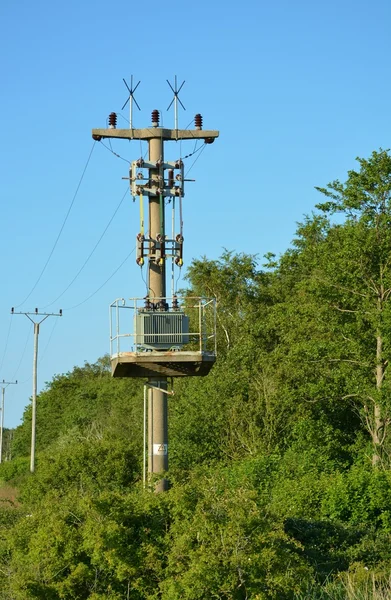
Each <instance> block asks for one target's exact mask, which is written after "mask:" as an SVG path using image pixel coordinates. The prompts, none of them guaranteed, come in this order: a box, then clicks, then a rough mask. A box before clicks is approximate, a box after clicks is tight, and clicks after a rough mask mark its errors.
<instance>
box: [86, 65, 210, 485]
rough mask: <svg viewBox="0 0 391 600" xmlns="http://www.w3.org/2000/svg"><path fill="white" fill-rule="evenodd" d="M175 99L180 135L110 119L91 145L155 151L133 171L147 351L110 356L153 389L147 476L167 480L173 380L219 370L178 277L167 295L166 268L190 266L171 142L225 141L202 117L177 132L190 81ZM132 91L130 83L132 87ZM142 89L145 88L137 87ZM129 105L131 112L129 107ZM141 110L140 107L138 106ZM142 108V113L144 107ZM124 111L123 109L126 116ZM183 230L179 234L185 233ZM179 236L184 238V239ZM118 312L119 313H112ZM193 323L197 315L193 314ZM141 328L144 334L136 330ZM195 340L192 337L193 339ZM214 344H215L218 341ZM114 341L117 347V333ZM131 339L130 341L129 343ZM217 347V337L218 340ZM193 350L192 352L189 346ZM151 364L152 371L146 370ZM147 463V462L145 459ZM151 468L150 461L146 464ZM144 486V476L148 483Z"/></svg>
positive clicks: (138, 323) (156, 117)
mask: <svg viewBox="0 0 391 600" xmlns="http://www.w3.org/2000/svg"><path fill="white" fill-rule="evenodd" d="M167 83H168V85H169V87H170V88H171V90H172V92H173V94H174V97H173V99H172V101H171V103H170V105H169V106H168V109H167V110H169V109H170V108H171V106H172V105H173V104H174V122H175V126H174V129H168V128H165V127H161V126H160V124H159V121H160V114H159V111H158V110H156V109H154V110H153V111H152V113H151V125H150V126H149V127H146V128H145V129H133V128H132V123H130V128H129V129H117V128H116V120H115V119H114V117H111V121H110V120H109V122H110V123H113V125H114V124H115V126H111V127H109V128H107V129H93V130H92V137H93V139H94V140H97V141H100V140H102V139H105V138H109V139H110V138H111V139H115V138H116V139H125V140H126V139H127V140H141V141H144V140H145V141H146V142H147V143H148V158H147V159H145V158H143V157H141V158H139V159H138V160H136V161H133V162H132V163H131V168H130V174H129V180H130V190H131V194H132V196H133V198H136V197H139V199H140V229H139V233H138V234H137V240H136V249H137V252H136V261H137V263H138V264H139V265H140V267H142V266H143V265H144V264H145V263H146V264H147V281H146V287H147V295H146V297H145V303H144V306H143V307H141V308H139V309H138V308H137V309H136V314H135V319H134V323H135V327H136V331H137V333H136V341H138V342H139V346H140V347H141V348H144V351H141V352H140V351H137V350H136V351H135V352H129V351H127V352H118V353H117V354H115V355H114V354H112V355H111V365H112V373H113V376H114V377H124V376H125V377H145V378H148V383H147V384H146V385H145V386H144V442H145V444H144V448H145V447H146V445H147V444H146V440H145V438H146V434H145V427H146V424H145V423H146V413H147V410H146V402H147V398H146V396H147V395H148V472H149V474H150V475H152V474H158V473H161V474H163V473H164V472H166V471H167V470H168V407H167V398H168V396H169V395H172V392H169V391H168V390H167V385H168V382H167V377H170V376H173V375H172V374H173V373H174V376H179V375H180V376H188V375H190V374H192V375H206V374H207V373H208V372H209V370H210V368H211V367H212V365H213V363H214V361H215V357H216V354H215V352H213V351H210V352H209V351H207V350H206V351H204V350H203V349H202V348H201V346H202V345H203V344H204V343H205V344H206V342H207V339H209V338H205V339H204V338H203V337H202V335H201V334H200V335H199V336H198V334H196V333H195V332H194V331H193V332H190V331H189V322H190V321H189V318H188V316H187V315H185V313H184V312H183V311H181V310H180V307H179V306H178V302H177V297H176V294H175V292H174V283H173V280H174V277H173V276H172V287H173V293H172V299H171V301H170V299H169V298H167V294H166V260H167V259H168V258H169V259H171V262H172V271H174V267H175V266H178V267H181V266H182V264H183V239H184V238H183V219H182V199H183V196H184V182H185V176H184V165H183V161H182V159H181V158H179V159H178V160H176V161H169V160H166V159H165V157H164V155H165V152H164V150H165V142H169V141H172V142H178V141H181V142H182V141H185V140H191V141H192V142H197V141H202V140H203V141H204V143H205V144H211V143H212V142H214V140H215V139H216V138H217V137H218V136H219V132H218V131H214V130H203V129H202V117H201V115H200V114H199V113H197V115H196V116H195V120H194V128H193V129H178V104H180V105H181V107H182V108H183V109H184V110H186V109H185V107H184V105H183V103H182V101H181V100H180V98H179V93H180V91H181V90H182V88H183V85H184V83H185V82H184V81H183V82H182V83H181V85H180V86H179V87H178V84H177V77H176V76H175V80H174V85H172V84H171V83H170V82H169V81H168V80H167ZM125 84H126V82H125ZM137 85H138V84H137ZM126 86H127V88H128V91H129V99H128V101H129V102H130V104H132V101H133V100H134V98H133V94H134V92H135V90H136V88H137V86H136V87H135V88H134V89H133V81H132V80H131V85H130V87H129V86H128V85H127V84H126ZM126 104H127V102H126V103H125V104H124V107H125V106H126ZM136 105H137V104H136ZM137 106H138V105H137ZM124 107H123V108H124ZM144 202H146V203H147V204H148V214H147V215H146V218H145V219H144ZM168 205H170V207H171V209H172V215H171V221H172V226H171V229H172V231H171V235H166V212H167V211H168V208H167V207H168ZM175 211H177V212H179V215H178V216H179V227H178V229H175V216H176V212H175ZM178 230H179V232H178ZM177 232H178V233H177ZM112 306H113V305H112ZM120 308H121V310H122V309H123V310H125V308H126V307H125V306H124V307H122V306H121V307H120V306H119V304H118V302H115V303H114V309H115V312H116V318H117V328H116V336H115V337H116V339H118V340H119V339H121V340H124V341H125V338H123V337H121V336H120V335H119V331H118V327H119V325H118V323H119V321H118V319H119V312H120ZM205 310H206V307H205V306H204V305H201V302H200V303H199V323H198V328H199V330H200V331H201V329H202V326H203V319H204V318H205V312H204V311H205ZM190 311H192V319H193V323H194V315H195V311H196V309H195V308H194V307H193V308H191V309H190ZM137 328H138V329H137ZM191 336H193V337H191ZM194 336H196V337H197V340H199V341H200V348H199V349H197V350H194V348H193V346H194ZM212 337H213V336H212ZM110 339H111V340H112V339H113V335H112V333H111V334H110ZM127 339H129V337H128V336H127ZM214 339H215V337H214ZM189 344H192V345H191V346H190V348H189V350H187V349H186V350H185V348H184V347H185V346H186V345H189ZM145 361H148V365H146V362H145ZM145 458H146V457H145V456H144V459H145ZM144 464H145V460H144ZM143 478H144V482H145V478H146V475H145V472H144V475H143ZM166 489H168V481H167V480H166V479H163V476H162V478H161V480H160V481H159V482H158V483H157V485H156V491H164V490H166Z"/></svg>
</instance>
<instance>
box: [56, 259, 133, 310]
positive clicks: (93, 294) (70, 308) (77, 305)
mask: <svg viewBox="0 0 391 600" xmlns="http://www.w3.org/2000/svg"><path fill="white" fill-rule="evenodd" d="M133 252H134V248H133V250H132V251H131V252H129V254H128V255H127V257H126V258H125V259H124V260H123V261H122V263H121V264H120V265H119V266H118V267H117V268H116V270H115V271H114V272H113V273H112V274H111V275H110V277H108V278H107V279H106V281H105V282H104V283H102V285H101V286H99V287H98V289H97V290H95V292H93V293H92V294H91V295H90V296H88V298H85V300H83V301H82V302H79V304H75V305H74V306H69V307H68V308H64V312H65V311H66V310H73V309H74V308H78V307H79V306H81V305H82V304H85V303H86V302H88V300H90V299H91V298H92V297H93V296H95V294H97V293H98V292H100V290H101V289H102V288H103V287H104V286H105V285H106V283H108V282H109V281H110V279H112V278H113V277H114V275H115V274H116V273H118V271H119V270H120V268H121V267H123V265H124V264H125V263H126V261H127V260H128V259H129V258H130V257H131V255H132V254H133Z"/></svg>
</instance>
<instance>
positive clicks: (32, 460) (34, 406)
mask: <svg viewBox="0 0 391 600" xmlns="http://www.w3.org/2000/svg"><path fill="white" fill-rule="evenodd" d="M11 314H12V315H25V316H26V317H27V318H28V319H29V320H30V321H31V322H32V323H33V324H34V357H33V402H32V413H31V455H30V471H31V473H34V471H35V426H36V413H37V364H38V335H39V326H40V325H41V323H43V322H44V321H46V319H47V318H48V317H62V310H61V309H60V310H59V312H58V313H41V312H38V308H36V309H35V311H34V312H15V311H14V308H11ZM30 315H33V316H34V317H39V316H41V317H43V319H41V320H40V321H34V319H32V318H31V316H30Z"/></svg>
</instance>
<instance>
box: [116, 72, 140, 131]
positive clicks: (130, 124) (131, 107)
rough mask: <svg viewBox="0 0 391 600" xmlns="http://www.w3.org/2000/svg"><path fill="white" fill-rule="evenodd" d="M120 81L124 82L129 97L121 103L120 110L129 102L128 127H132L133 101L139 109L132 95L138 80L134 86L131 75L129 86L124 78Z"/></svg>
mask: <svg viewBox="0 0 391 600" xmlns="http://www.w3.org/2000/svg"><path fill="white" fill-rule="evenodd" d="M122 81H123V82H124V84H125V85H126V87H127V88H128V92H129V98H128V99H127V100H126V102H125V104H124V105H123V107H122V108H121V110H124V108H125V106H126V105H127V103H128V102H129V129H132V128H133V102H134V103H135V105H136V106H137V108H138V109H139V110H141V108H140V107H139V105H138V104H137V100H136V98H135V97H134V92H135V91H136V90H137V88H138V86H139V85H140V81H139V82H138V84H137V85H136V87H133V75H131V76H130V87H129V86H128V84H127V83H126V81H125V79H123V80H122Z"/></svg>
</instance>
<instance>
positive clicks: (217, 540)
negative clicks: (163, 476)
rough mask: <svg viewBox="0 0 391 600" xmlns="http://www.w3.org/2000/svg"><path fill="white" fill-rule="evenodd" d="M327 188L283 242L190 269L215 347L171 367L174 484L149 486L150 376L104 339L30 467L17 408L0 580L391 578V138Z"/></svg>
mask: <svg viewBox="0 0 391 600" xmlns="http://www.w3.org/2000/svg"><path fill="white" fill-rule="evenodd" d="M317 189H318V190H319V192H320V193H321V194H322V196H323V198H324V201H323V202H322V203H321V204H319V205H318V206H317V207H316V210H315V211H314V213H313V214H312V215H311V216H308V217H306V218H305V220H304V222H303V223H301V224H300V225H299V226H298V230H297V235H296V238H295V240H294V242H293V247H292V248H290V249H289V250H288V251H287V252H286V253H285V254H283V255H282V256H281V257H280V258H276V257H275V256H273V255H268V256H266V259H265V260H266V264H264V265H262V266H260V265H259V264H258V260H257V257H255V256H248V255H245V254H240V253H239V254H235V253H233V252H228V251H225V252H224V253H223V255H222V256H221V258H220V259H219V260H208V259H206V258H204V259H203V260H195V261H193V263H192V264H191V266H190V268H189V270H188V287H189V292H190V293H191V294H194V295H207V296H215V297H216V298H217V302H218V323H217V325H218V348H219V359H218V362H217V363H216V366H215V367H214V369H213V370H212V372H211V374H210V375H209V376H208V377H206V378H199V379H198V378H193V379H188V380H185V379H184V380H181V381H177V382H175V396H174V397H173V398H172V399H170V405H169V406H170V416H169V427H170V474H169V475H170V480H171V488H170V490H169V491H168V492H167V493H165V494H158V495H157V494H153V493H151V492H150V491H149V490H144V489H143V486H142V481H141V480H142V465H141V457H142V395H143V394H142V384H143V382H142V381H138V380H127V379H124V380H113V379H112V378H111V375H110V370H109V361H108V358H107V357H104V358H101V359H99V360H97V362H96V363H95V364H85V365H84V367H75V368H74V369H73V371H72V372H70V373H67V374H65V375H59V376H56V377H54V379H53V381H51V382H50V383H49V384H48V385H47V388H46V389H45V391H43V392H42V393H41V394H40V395H39V398H38V411H37V469H36V473H35V474H34V475H33V476H31V475H29V474H28V454H29V443H30V425H31V414H30V409H29V408H28V409H26V412H25V415H24V419H23V423H22V425H21V426H20V427H18V428H17V429H16V430H15V431H14V432H12V433H13V435H12V436H11V435H8V436H7V444H8V445H7V457H10V456H11V457H12V459H11V460H7V461H6V462H5V463H4V464H3V465H1V468H0V478H1V480H2V482H3V487H2V490H3V494H0V599H4V600H10V599H12V600H26V599H29V598H44V599H45V600H47V599H48V600H50V599H55V600H59V599H67V600H68V599H79V600H84V599H89V600H98V599H113V600H114V599H123V598H128V599H135V600H139V599H140V600H141V599H148V600H153V599H158V598H159V599H162V600H177V599H178V600H179V599H188V600H209V599H212V598H216V599H217V598H218V599H221V600H245V599H253V600H274V599H275V600H302V599H304V598H311V599H314V600H326V599H331V600H342V599H349V600H353V599H357V600H364V599H365V600H366V599H373V600H383V599H384V598H389V597H390V594H391V580H390V568H391V429H390V426H391V400H390V398H391V393H390V392H391V389H390V386H391V378H390V374H389V364H390V360H391V156H390V155H389V153H388V152H387V151H383V150H380V151H379V152H373V154H372V155H371V156H370V157H369V158H368V159H358V169H357V170H356V171H354V170H353V171H350V172H349V173H348V176H347V180H346V182H345V183H341V182H339V181H334V182H332V183H331V184H329V185H328V186H326V187H324V188H317ZM335 214H338V215H339V216H338V219H336V218H335ZM7 486H8V487H7ZM11 486H17V487H18V490H19V494H18V498H17V500H16V499H15V497H14V490H13V488H12V487H11ZM6 490H8V492H6Z"/></svg>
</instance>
